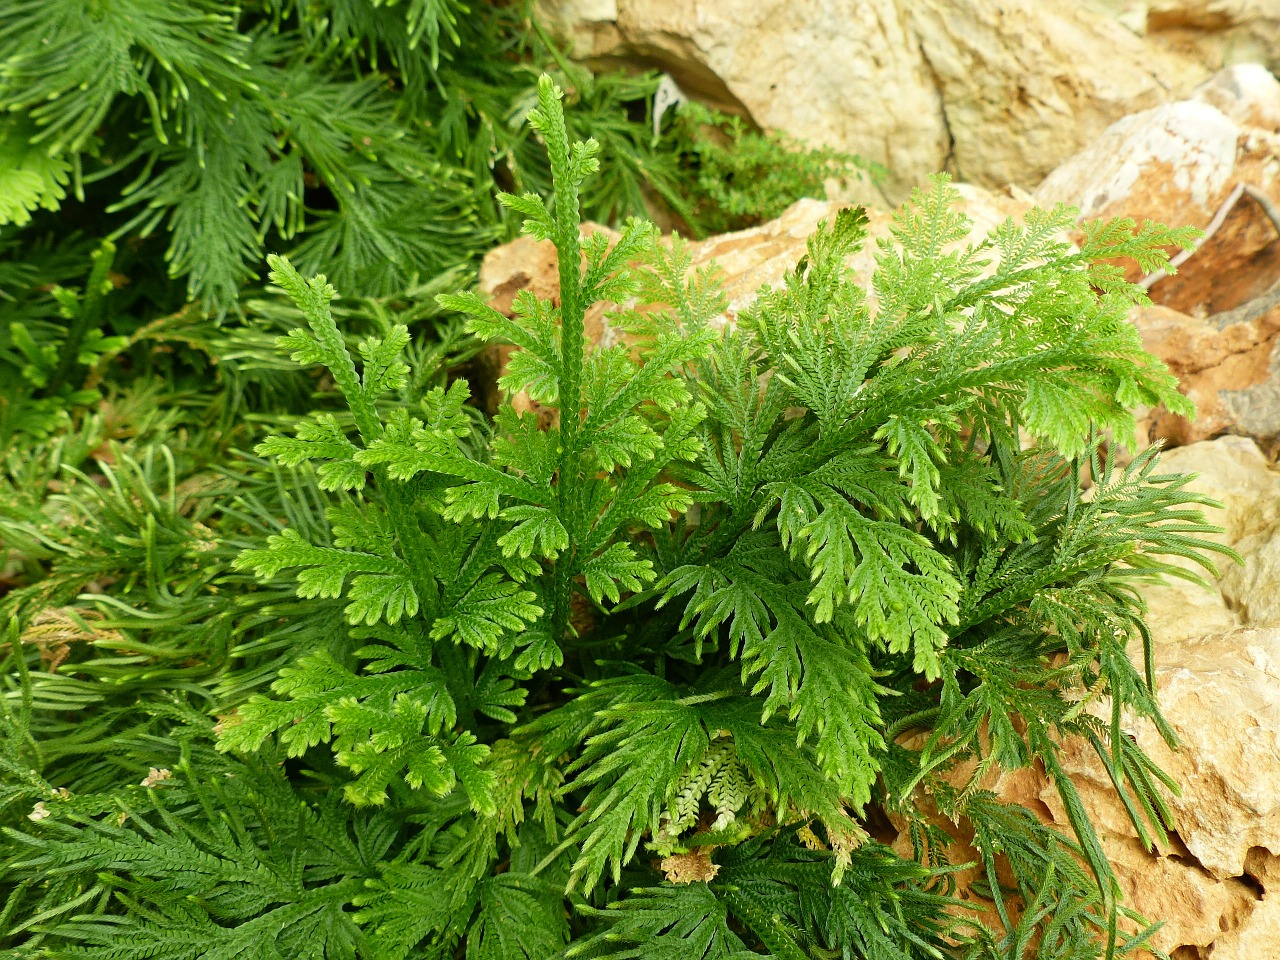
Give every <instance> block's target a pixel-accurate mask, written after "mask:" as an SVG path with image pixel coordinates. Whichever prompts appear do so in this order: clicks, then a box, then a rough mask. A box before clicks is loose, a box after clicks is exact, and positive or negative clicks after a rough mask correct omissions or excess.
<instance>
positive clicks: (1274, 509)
mask: <svg viewBox="0 0 1280 960" xmlns="http://www.w3.org/2000/svg"><path fill="white" fill-rule="evenodd" d="M1161 469H1162V470H1163V471H1167V472H1170V473H1193V474H1197V479H1196V480H1194V481H1192V483H1191V485H1190V489H1192V490H1195V491H1197V492H1199V493H1202V494H1205V495H1206V496H1209V497H1212V498H1214V499H1215V500H1217V501H1219V502H1220V503H1221V504H1222V507H1221V508H1207V509H1206V510H1205V516H1206V518H1207V519H1208V520H1209V522H1210V523H1213V524H1215V525H1217V526H1219V527H1222V528H1223V530H1224V533H1222V534H1221V535H1219V536H1217V537H1216V538H1215V539H1217V540H1218V541H1219V542H1220V543H1223V544H1226V545H1227V546H1229V547H1232V548H1233V549H1235V550H1236V551H1237V552H1238V553H1240V554H1241V556H1242V557H1243V559H1244V562H1243V563H1242V564H1235V563H1232V562H1231V561H1229V560H1222V559H1219V560H1218V561H1217V565H1218V569H1219V576H1218V578H1217V580H1216V582H1215V590H1214V591H1206V590H1202V589H1200V588H1199V587H1195V586H1192V585H1190V584H1186V583H1170V584H1167V585H1164V586H1158V587H1148V588H1146V589H1145V590H1144V591H1143V593H1144V595H1145V596H1146V599H1147V604H1148V607H1149V613H1148V616H1147V621H1148V623H1149V624H1150V626H1151V632H1152V635H1153V636H1154V637H1155V638H1156V641H1157V643H1158V644H1160V645H1164V644H1168V643H1177V642H1181V641H1183V640H1188V639H1192V638H1195V637H1198V636H1204V635H1207V634H1213V633H1221V632H1223V631H1228V630H1232V629H1235V628H1237V627H1280V564H1277V562H1276V560H1277V558H1280V470H1277V469H1276V468H1275V467H1274V466H1273V465H1272V464H1271V462H1270V461H1269V460H1268V459H1267V457H1266V456H1265V455H1264V454H1263V453H1262V451H1261V450H1260V449H1259V448H1258V445H1257V444H1256V443H1254V442H1253V441H1252V440H1250V439H1247V438H1244V437H1221V438H1219V439H1217V440H1211V441H1205V442H1201V443H1193V444H1191V445H1190V446H1186V447H1178V448H1176V449H1173V450H1169V451H1166V452H1165V453H1164V454H1163V456H1162V458H1161ZM1182 565H1184V566H1188V567H1189V566H1190V565H1189V564H1185V563H1184V564H1182ZM1277 788H1278V789H1280V783H1278V784H1277Z"/></svg>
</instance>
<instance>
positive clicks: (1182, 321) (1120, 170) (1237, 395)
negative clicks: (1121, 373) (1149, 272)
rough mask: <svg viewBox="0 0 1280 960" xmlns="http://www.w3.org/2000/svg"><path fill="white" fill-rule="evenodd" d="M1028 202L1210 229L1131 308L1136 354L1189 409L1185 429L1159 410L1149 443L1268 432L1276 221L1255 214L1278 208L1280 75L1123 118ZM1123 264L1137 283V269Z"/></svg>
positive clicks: (1276, 323) (1268, 435) (1274, 399)
mask: <svg viewBox="0 0 1280 960" xmlns="http://www.w3.org/2000/svg"><path fill="white" fill-rule="evenodd" d="M1246 188H1247V189H1248V190H1249V191H1255V192H1256V193H1257V195H1258V196H1260V197H1261V198H1262V202H1260V201H1259V200H1258V199H1255V197H1254V196H1252V195H1250V193H1248V192H1244V193H1242V190H1245V189H1246ZM1233 198H1234V205H1230V204H1231V202H1232V199H1233ZM1035 199H1036V201H1037V202H1038V203H1040V204H1043V205H1049V204H1052V203H1069V204H1073V205H1075V206H1078V207H1079V208H1080V210H1081V216H1082V218H1092V217H1115V216H1122V217H1132V218H1133V219H1135V220H1159V221H1161V222H1164V223H1169V224H1174V225H1184V224H1190V225H1192V226H1195V227H1198V228H1200V229H1202V230H1209V231H1211V233H1210V235H1208V236H1206V238H1205V239H1204V241H1203V243H1202V245H1201V246H1200V247H1199V249H1197V250H1196V251H1195V252H1194V253H1193V254H1192V255H1191V256H1190V258H1189V259H1188V260H1187V261H1186V262H1185V263H1183V264H1182V265H1181V266H1180V267H1179V268H1178V273H1177V275H1176V276H1170V277H1164V278H1161V279H1155V281H1154V283H1153V284H1152V285H1151V288H1150V292H1151V296H1152V299H1153V300H1154V301H1155V302H1156V304H1158V305H1159V306H1158V307H1157V308H1155V309H1145V310H1138V311H1135V315H1134V322H1135V323H1137V324H1138V326H1139V327H1140V328H1141V329H1142V331H1143V336H1144V338H1145V340H1146V343H1147V347H1148V349H1150V350H1151V351H1152V352H1153V353H1155V354H1156V355H1157V356H1159V357H1161V359H1163V360H1165V362H1166V363H1168V364H1169V365H1170V367H1171V368H1172V369H1173V372H1174V373H1175V374H1177V376H1178V377H1179V378H1181V379H1182V381H1183V389H1184V391H1185V392H1186V393H1187V394H1188V395H1190V396H1191V397H1192V398H1194V399H1195V400H1196V402H1197V404H1198V406H1199V408H1200V417H1199V418H1198V419H1197V420H1196V421H1195V422H1188V421H1185V420H1182V419H1180V418H1173V417H1170V416H1168V415H1167V414H1164V413H1162V412H1160V411H1157V412H1156V413H1155V415H1154V417H1153V423H1152V436H1153V438H1161V439H1164V440H1166V441H1168V442H1170V443H1191V442H1194V441H1196V440H1201V439H1204V438H1207V437H1213V436H1217V435H1219V434H1223V433H1240V434H1245V435H1250V436H1254V437H1258V438H1260V439H1263V440H1264V441H1266V442H1268V443H1269V444H1270V443H1273V442H1274V441H1275V439H1276V438H1277V437H1280V353H1277V350H1276V345H1277V339H1278V336H1280V293H1277V292H1276V290H1275V287H1276V284H1277V282H1278V281H1280V225H1278V224H1277V223H1275V222H1273V218H1272V216H1270V215H1269V214H1268V211H1267V209H1266V204H1267V203H1268V202H1269V203H1270V204H1271V205H1272V207H1273V213H1274V208H1276V207H1277V206H1280V81H1277V80H1276V78H1275V77H1274V76H1272V75H1271V74H1270V73H1268V72H1267V71H1266V70H1265V69H1264V68H1262V67H1260V66H1258V65H1256V64H1253V65H1240V66H1234V67H1231V68H1228V69H1226V70H1223V71H1221V72H1219V73H1218V74H1216V75H1215V76H1214V77H1213V78H1211V79H1210V80H1209V81H1208V82H1206V83H1205V84H1203V85H1201V86H1200V87H1198V88H1197V89H1196V90H1195V91H1194V94H1193V95H1192V97H1191V98H1190V99H1187V100H1182V101H1178V102H1176V103H1168V104H1164V105H1162V106H1159V107H1156V108H1154V109H1152V110H1146V111H1143V112H1140V113H1137V114H1133V115H1131V116H1128V117H1125V118H1124V119H1122V120H1120V121H1118V122H1116V123H1114V124H1112V125H1111V126H1110V127H1109V128H1108V129H1107V130H1106V131H1105V132H1104V133H1103V134H1102V135H1101V136H1099V137H1098V138H1097V139H1096V140H1095V142H1094V143H1093V144H1092V145H1091V146H1090V147H1088V148H1087V149H1085V150H1084V151H1082V152H1081V153H1079V154H1077V155H1076V156H1075V157H1073V158H1071V159H1070V160H1068V161H1067V162H1066V163H1064V164H1063V165H1062V166H1060V167H1059V168H1058V169H1057V170H1055V171H1054V172H1053V173H1052V174H1050V175H1049V176H1048V177H1046V178H1045V180H1044V182H1043V183H1042V184H1040V186H1039V187H1038V188H1037V189H1036V191H1035ZM1127 269H1128V275H1129V277H1130V279H1133V280H1137V279H1139V278H1140V276H1141V272H1140V271H1139V270H1138V268H1137V265H1136V264H1133V263H1129V264H1128V265H1127Z"/></svg>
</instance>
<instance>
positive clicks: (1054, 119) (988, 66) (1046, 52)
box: [903, 0, 1203, 186]
mask: <svg viewBox="0 0 1280 960" xmlns="http://www.w3.org/2000/svg"><path fill="white" fill-rule="evenodd" d="M903 6H904V7H905V8H906V9H908V10H910V22H911V26H912V28H913V29H914V31H915V33H916V35H917V36H918V37H919V39H920V46H921V49H922V50H923V51H924V55H925V57H926V58H927V59H928V62H929V65H930V67H931V68H932V70H933V72H934V75H935V76H936V77H937V80H938V85H939V88H940V89H941V91H942V97H943V105H944V108H945V111H946V120H947V128H948V130H949V132H950V134H951V136H952V139H953V141H954V168H955V170H956V172H957V174H958V175H959V176H960V177H962V178H963V179H966V180H969V181H971V182H974V183H980V184H984V185H1000V184H1006V183H1017V184H1025V185H1028V186H1030V185H1031V184H1033V183H1036V182H1038V181H1039V179H1040V178H1041V177H1043V176H1044V175H1045V174H1047V173H1048V172H1049V171H1051V170H1052V169H1054V167H1055V166H1057V164H1059V163H1060V162H1061V161H1062V159H1063V158H1064V157H1066V156H1067V155H1069V154H1070V152H1071V151H1073V150H1077V149H1079V148H1080V147H1082V146H1084V145H1085V144H1088V143H1090V142H1091V141H1092V140H1093V138H1094V137H1095V136H1097V134H1099V133H1100V132H1101V131H1102V130H1103V129H1104V128H1106V126H1107V125H1108V124H1109V123H1111V122H1113V121H1115V120H1117V119H1119V118H1120V117H1122V116H1124V115H1126V114H1129V113H1132V112H1134V111H1135V110H1142V109H1145V108H1148V107H1153V106H1155V105H1157V104H1159V103H1161V102H1163V101H1164V100H1166V99H1168V98H1169V96H1170V95H1171V94H1173V95H1176V94H1178V93H1180V92H1181V91H1183V90H1186V89H1188V88H1189V87H1190V86H1191V85H1192V84H1194V83H1195V82H1197V81H1198V79H1199V78H1201V77H1202V76H1203V71H1202V70H1201V69H1200V68H1199V67H1198V66H1196V65H1194V64H1193V63H1191V62H1190V61H1185V62H1184V61H1180V60H1179V59H1178V58H1176V57H1172V56H1170V55H1169V54H1167V53H1165V52H1163V51H1161V50H1158V49H1154V48H1152V47H1150V46H1148V45H1144V44H1143V43H1142V41H1140V40H1139V39H1138V38H1137V37H1135V36H1134V35H1133V34H1132V33H1131V32H1129V31H1128V30H1125V29H1124V28H1122V27H1120V26H1119V25H1118V24H1115V23H1114V22H1109V21H1108V20H1107V19H1106V18H1104V17H1100V16H1098V15H1096V14H1095V13H1094V12H1093V11H1092V10H1090V9H1089V8H1087V7H1085V6H1083V5H1081V4H1078V3H1044V2H1041V0H1021V2H1013V3H1010V2H990V0H964V2H956V0H915V2H911V3H903Z"/></svg>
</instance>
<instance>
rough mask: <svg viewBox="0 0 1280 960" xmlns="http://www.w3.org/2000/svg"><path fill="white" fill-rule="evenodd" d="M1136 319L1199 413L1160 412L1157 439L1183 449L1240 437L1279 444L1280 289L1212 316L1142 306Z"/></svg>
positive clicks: (1154, 422) (1152, 430) (1153, 428)
mask: <svg viewBox="0 0 1280 960" xmlns="http://www.w3.org/2000/svg"><path fill="white" fill-rule="evenodd" d="M1133 321H1134V323H1136V324H1137V326H1138V329H1139V330H1141V331H1142V339H1143V343H1144V344H1145V346H1146V348H1147V349H1148V350H1149V351H1151V352H1152V353H1154V354H1155V355H1156V356H1158V357H1160V358H1161V359H1162V360H1164V362H1165V363H1167V364H1168V365H1169V369H1170V370H1172V371H1173V373H1174V375H1175V376H1177V377H1178V379H1179V380H1180V381H1181V385H1180V389H1181V390H1182V392H1183V393H1185V394H1186V395H1187V396H1189V397H1191V399H1193V400H1194V401H1195V402H1196V407H1197V410H1198V413H1197V416H1196V419H1195V420H1187V419H1185V418H1184V417H1179V416H1173V415H1171V414H1169V413H1168V412H1167V411H1164V410H1157V411H1154V412H1153V413H1152V415H1151V417H1150V419H1149V430H1148V432H1149V435H1150V438H1151V439H1152V440H1156V439H1160V440H1164V441H1166V443H1169V444H1171V445H1181V444H1187V443H1194V442H1196V441H1198V440H1204V439H1208V438H1210V437H1216V436H1219V435H1221V434H1228V433H1235V434H1243V435H1247V436H1253V437H1257V438H1259V439H1261V440H1263V441H1264V442H1266V443H1267V444H1268V447H1271V446H1273V445H1274V444H1275V443H1276V441H1277V439H1280V351H1278V350H1277V346H1278V345H1280V290H1278V291H1277V292H1276V293H1274V294H1272V295H1268V296H1264V297H1260V298H1258V299H1255V300H1252V301H1249V302H1248V303H1246V304H1244V305H1243V306H1240V307H1237V308H1236V309H1234V310H1229V311H1226V312H1224V313H1218V314H1213V315H1212V316H1208V317H1193V316H1189V315H1187V314H1185V313H1180V312H1178V311H1176V310H1170V309H1169V308H1168V307H1161V306H1152V307H1139V308H1135V310H1134V312H1133Z"/></svg>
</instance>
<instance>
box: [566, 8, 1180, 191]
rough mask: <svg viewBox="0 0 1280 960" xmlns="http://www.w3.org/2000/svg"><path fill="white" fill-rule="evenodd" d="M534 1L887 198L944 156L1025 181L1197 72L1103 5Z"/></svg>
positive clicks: (590, 40) (611, 53)
mask: <svg viewBox="0 0 1280 960" xmlns="http://www.w3.org/2000/svg"><path fill="white" fill-rule="evenodd" d="M541 9H542V10H543V13H544V14H545V15H546V16H547V18H548V19H549V20H550V21H551V22H552V23H553V24H555V25H556V26H557V27H558V29H559V31H560V33H561V34H562V35H564V36H566V37H568V38H569V39H570V41H571V42H572V44H573V48H574V53H575V55H576V56H578V57H581V58H584V59H587V60H589V61H594V62H597V63H601V62H605V63H609V62H612V63H617V62H625V63H629V64H632V65H640V66H647V67H654V66H656V67H659V68H661V69H663V70H665V71H667V72H668V73H670V74H671V75H672V76H673V77H674V79H675V80H676V81H677V82H678V83H679V84H680V85H681V86H682V87H683V88H685V89H686V90H687V91H688V92H690V93H691V94H693V95H695V96H697V97H699V98H700V99H703V100H704V101H706V102H708V103H710V104H711V105H713V106H718V107H721V108H723V109H731V110H735V111H737V112H740V113H742V114H745V115H747V116H749V117H750V118H751V119H752V120H754V121H755V122H756V123H757V124H759V125H760V126H762V127H765V128H769V129H777V130H784V131H786V132H787V133H790V134H793V135H795V136H797V137H800V138H803V139H805V140H808V141H809V142H811V143H814V144H826V145H828V146H832V147H836V148H839V149H842V150H847V151H849V152H852V153H857V154H859V155H861V156H863V157H865V158H866V159H868V160H873V161H876V162H878V163H880V164H883V165H884V166H885V167H886V168H887V169H888V170H889V172H890V178H889V181H888V182H887V184H886V185H885V193H886V196H887V199H889V200H890V201H891V202H895V203H896V202H898V201H901V200H902V199H904V198H905V196H906V193H907V191H908V190H909V189H910V187H912V186H914V185H916V184H918V183H919V182H921V181H922V180H923V179H924V177H925V176H926V175H927V174H930V173H932V172H934V171H936V170H939V169H942V168H943V167H944V166H950V168H951V169H952V170H953V172H956V173H958V174H959V176H960V177H962V178H963V179H966V180H969V181H971V182H974V183H979V184H984V185H988V186H1003V185H1005V184H1007V183H1019V184H1023V185H1026V186H1031V185H1033V184H1035V183H1037V182H1039V180H1040V179H1041V178H1042V177H1043V176H1044V175H1045V174H1047V173H1048V172H1049V171H1050V170H1052V169H1053V167H1054V166H1056V165H1057V164H1058V163H1060V162H1061V161H1062V160H1063V159H1064V158H1066V157H1067V156H1069V155H1070V154H1071V153H1072V152H1074V151H1076V150H1078V149H1080V148H1081V147H1082V146H1083V145H1085V144H1086V143H1088V142H1089V141H1090V140H1091V139H1092V138H1093V136H1094V135H1096V134H1097V133H1098V132H1100V131H1101V130H1102V129H1103V128H1104V127H1105V126H1106V125H1107V124H1108V123H1110V122H1112V121H1114V120H1116V119H1118V118H1119V117H1121V116H1124V115H1125V114H1127V113H1131V112H1133V111H1134V110H1141V109H1145V108H1148V107H1152V106H1155V105H1156V104H1158V103H1161V102H1163V101H1165V100H1167V99H1168V98H1169V97H1170V96H1171V95H1173V96H1176V95H1180V94H1182V93H1185V92H1186V91H1187V90H1189V89H1190V88H1191V87H1192V86H1194V84H1195V83H1197V82H1199V80H1200V79H1202V78H1203V76H1204V75H1205V71H1204V70H1203V69H1202V68H1200V67H1199V66H1198V65H1197V64H1196V63H1195V62H1193V61H1191V60H1188V59H1186V58H1184V57H1181V56H1180V55H1177V54H1173V53H1170V52H1168V51H1166V50H1163V49H1160V48H1156V47H1152V46H1150V45H1148V44H1145V43H1144V42H1143V41H1142V40H1141V39H1139V38H1138V37H1136V36H1135V35H1134V34H1133V33H1132V32H1131V31H1129V30H1127V29H1125V28H1124V27H1123V26H1121V25H1120V24H1118V23H1116V22H1115V21H1114V20H1112V19H1111V18H1109V17H1107V16H1106V15H1105V14H1102V13H1099V12H1097V11H1094V10H1092V9H1089V8H1087V7H1085V6H1082V5H1079V4H1047V3H1043V2H1041V0H999V2H997V0H911V2H908V0H860V2H855V0H836V2H832V0H718V2H716V3H695V2H692V0H541ZM765 64H767V65H768V69H762V65H765ZM856 199H859V200H863V201H865V200H867V199H869V198H868V197H865V196H859V197H857V198H856Z"/></svg>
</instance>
